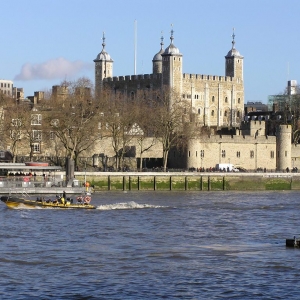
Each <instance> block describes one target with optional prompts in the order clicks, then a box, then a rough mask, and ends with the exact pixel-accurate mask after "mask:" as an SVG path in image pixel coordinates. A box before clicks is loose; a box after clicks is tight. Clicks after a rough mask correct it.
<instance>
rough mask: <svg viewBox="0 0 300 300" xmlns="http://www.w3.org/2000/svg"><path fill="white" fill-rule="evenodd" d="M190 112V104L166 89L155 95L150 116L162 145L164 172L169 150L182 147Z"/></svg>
mask: <svg viewBox="0 0 300 300" xmlns="http://www.w3.org/2000/svg"><path fill="white" fill-rule="evenodd" d="M190 111H191V108H190V104H189V103H188V102H186V101H184V100H182V99H181V96H180V95H178V94H177V93H175V92H174V91H172V90H167V89H166V90H162V91H161V92H159V93H157V94H156V99H155V101H153V109H152V113H151V116H152V117H153V122H154V124H155V125H156V126H155V136H156V138H157V139H158V140H159V141H160V142H161V143H162V148H163V169H164V171H166V168H167V162H168V154H169V151H170V149H171V148H173V147H182V146H183V145H184V142H183V141H184V140H185V137H186V136H187V134H188V128H187V127H186V126H185V125H186V124H188V122H189V114H190ZM185 117H186V118H185Z"/></svg>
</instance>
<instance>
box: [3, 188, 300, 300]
mask: <svg viewBox="0 0 300 300" xmlns="http://www.w3.org/2000/svg"><path fill="white" fill-rule="evenodd" d="M92 203H93V204H94V205H96V206H97V209H96V210H84V211H82V210H63V209H41V208H40V209H25V208H19V209H9V208H7V207H6V206H5V204H3V203H0V222H1V226H0V299H299V298H300V289H299V288H300V272H299V260H300V249H289V248H286V247H285V239H286V238H292V237H293V236H294V235H296V234H299V233H300V227H299V223H300V218H299V216H300V197H299V192H295V191H287V192H275V191H272V192H104V193H99V194H95V195H94V196H93V201H92Z"/></svg>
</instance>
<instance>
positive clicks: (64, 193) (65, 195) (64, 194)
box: [63, 191, 67, 200]
mask: <svg viewBox="0 0 300 300" xmlns="http://www.w3.org/2000/svg"><path fill="white" fill-rule="evenodd" d="M63 197H64V198H65V200H67V194H66V192H65V191H63Z"/></svg>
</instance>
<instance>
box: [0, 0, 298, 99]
mask: <svg viewBox="0 0 300 300" xmlns="http://www.w3.org/2000/svg"><path fill="white" fill-rule="evenodd" d="M0 2H1V3H0V4H1V18H0V28H1V37H2V39H1V47H0V78H1V79H8V80H13V81H14V86H16V87H23V88H24V91H25V96H30V95H33V93H34V91H41V90H48V89H51V87H52V85H55V84H59V83H60V82H61V81H62V80H64V79H67V80H75V79H77V78H79V77H82V76H86V77H89V78H90V79H92V80H93V81H94V63H93V60H94V59H95V58H96V56H97V54H98V53H99V52H100V51H101V49H102V45H101V44H102V32H103V31H105V36H106V50H107V52H108V53H109V54H110V55H111V57H112V58H113V60H114V76H120V75H131V74H134V22H135V20H136V21H137V74H149V73H151V72H152V58H153V56H154V55H155V54H156V53H157V52H158V51H159V49H160V37H161V31H163V36H164V44H165V47H167V46H168V45H169V43H170V31H171V24H173V29H174V38H175V39H174V44H175V45H176V47H178V48H179V50H180V52H181V53H182V54H183V72H184V73H191V74H205V75H219V76H224V73H225V58H224V56H225V55H226V54H227V52H228V51H229V50H230V48H231V40H232V38H231V35H232V28H233V27H234V28H235V35H236V37H235V40H236V44H235V45H236V49H237V50H239V52H240V53H241V55H243V56H244V84H245V102H247V101H262V102H264V103H267V97H268V95H272V94H277V93H280V92H283V90H284V88H285V87H286V83H287V80H290V79H295V80H297V81H298V83H300V50H299V49H300V45H299V44H300V39H299V32H300V31H299V29H300V22H299V15H300V1H299V0H285V1H283V0H247V1H243V0H239V1H235V0H232V1H226V0H214V1H209V0H206V1H202V0H185V1H176V0H172V1H171V0H159V1H158V0H151V1H149V0H148V1H145V0H127V1H125V0H107V1H102V0H10V1H0Z"/></svg>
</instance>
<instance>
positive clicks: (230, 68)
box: [225, 31, 244, 82]
mask: <svg viewBox="0 0 300 300" xmlns="http://www.w3.org/2000/svg"><path fill="white" fill-rule="evenodd" d="M234 38H235V34H234V31H233V34H232V48H231V49H230V51H229V52H228V53H227V55H226V56H225V76H230V77H235V78H236V79H237V81H238V82H242V81H243V61H244V57H243V56H242V55H241V54H240V53H239V51H238V50H236V49H235V40H234Z"/></svg>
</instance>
